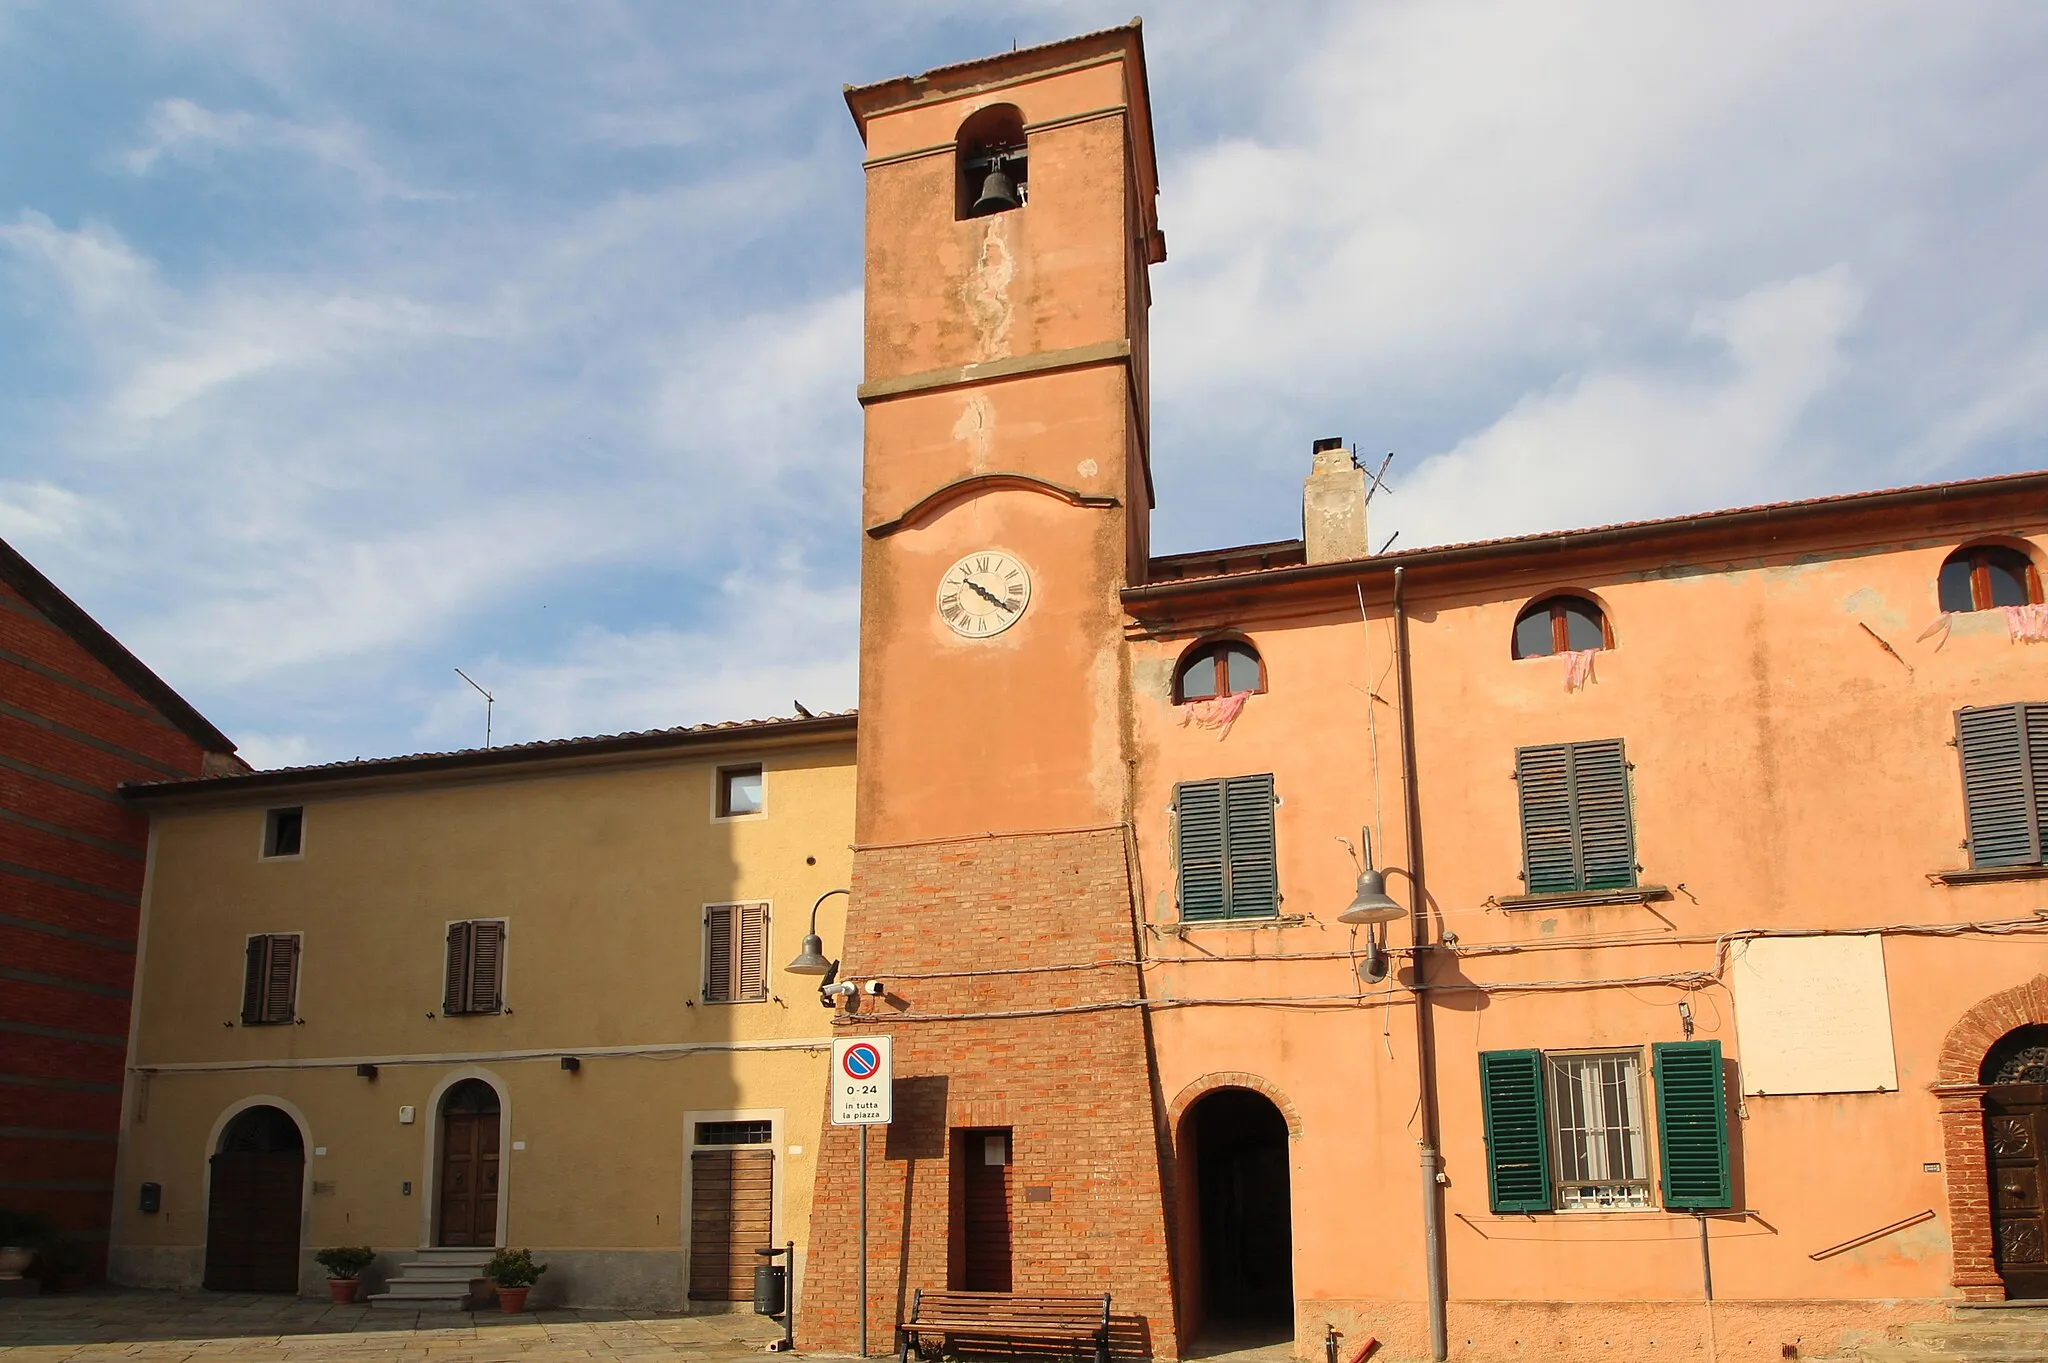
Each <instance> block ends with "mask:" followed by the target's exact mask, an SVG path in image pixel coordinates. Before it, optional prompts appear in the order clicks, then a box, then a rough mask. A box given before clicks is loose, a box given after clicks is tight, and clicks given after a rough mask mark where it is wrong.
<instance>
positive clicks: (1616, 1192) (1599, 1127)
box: [1546, 1051, 1651, 1210]
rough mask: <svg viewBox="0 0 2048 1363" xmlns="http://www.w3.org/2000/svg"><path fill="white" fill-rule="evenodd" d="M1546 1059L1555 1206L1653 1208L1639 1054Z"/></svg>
mask: <svg viewBox="0 0 2048 1363" xmlns="http://www.w3.org/2000/svg"><path fill="white" fill-rule="evenodd" d="M1546 1058H1547V1059H1548V1061H1549V1064H1550V1075H1549V1078H1550V1085H1549V1087H1550V1122H1551V1130H1552V1132H1553V1133H1554V1138H1553V1141H1552V1148H1553V1149H1554V1150H1556V1152H1557V1155H1556V1159H1557V1182H1558V1190H1557V1191H1558V1206H1559V1207H1560V1208H1562V1209H1565V1210H1594V1209H1605V1208H1625V1207H1648V1206H1650V1205H1651V1203H1650V1162H1649V1158H1648V1155H1647V1153H1646V1151H1645V1148H1644V1141H1643V1057H1642V1055H1641V1053H1639V1052H1636V1051H1621V1052H1613V1053H1609V1054H1605V1055H1553V1056H1549V1057H1546Z"/></svg>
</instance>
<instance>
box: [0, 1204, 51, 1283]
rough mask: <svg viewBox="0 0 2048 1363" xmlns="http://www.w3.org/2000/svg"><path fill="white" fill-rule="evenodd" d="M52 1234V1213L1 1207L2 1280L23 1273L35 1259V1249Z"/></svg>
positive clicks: (39, 1247)
mask: <svg viewBox="0 0 2048 1363" xmlns="http://www.w3.org/2000/svg"><path fill="white" fill-rule="evenodd" d="M53 1238H54V1232H53V1230H52V1228H51V1226H50V1218H49V1217H47V1216H44V1215H42V1214H41V1213H40V1212H18V1211H14V1210H13V1209H11V1208H8V1207H0V1281H9V1282H11V1281H13V1280H15V1279H17V1278H19V1277H21V1275H22V1274H23V1273H24V1272H25V1271H26V1270H27V1269H28V1266H29V1265H30V1264H31V1263H33V1262H34V1261H35V1257H36V1251H37V1250H39V1249H41V1248H42V1247H43V1246H45V1245H47V1244H49V1243H50V1241H51V1240H52V1239H53Z"/></svg>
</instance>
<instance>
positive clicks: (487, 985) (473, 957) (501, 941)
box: [469, 921, 505, 1013]
mask: <svg viewBox="0 0 2048 1363" xmlns="http://www.w3.org/2000/svg"><path fill="white" fill-rule="evenodd" d="M469 927H470V948H469V953H470V954H469V1011H470V1012H472V1013H495V1012H497V1011H498V1010H499V1009H501V1008H503V1007H504V1006H505V1002H504V998H503V993H504V989H503V985H504V980H505V925H504V924H503V923H496V922H488V921H487V922H481V923H471V924H470V925H469Z"/></svg>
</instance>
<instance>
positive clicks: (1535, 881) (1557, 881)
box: [1515, 743, 1579, 894]
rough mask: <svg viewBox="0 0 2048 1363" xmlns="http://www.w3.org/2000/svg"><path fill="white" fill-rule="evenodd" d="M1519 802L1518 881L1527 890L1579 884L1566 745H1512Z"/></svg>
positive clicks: (1553, 889)
mask: <svg viewBox="0 0 2048 1363" xmlns="http://www.w3.org/2000/svg"><path fill="white" fill-rule="evenodd" d="M1515 783H1516V785H1517V786H1519V787H1520V790H1521V803H1522V883H1523V885H1524V887H1525V888H1526V889H1527V890H1528V892H1529V893H1530V894H1555V893H1557V892H1559V891H1562V890H1576V889H1578V888H1579V865H1578V830H1577V828H1576V826H1575V824H1574V822H1573V819H1572V785H1571V746H1570V745H1569V744H1565V743H1548V744H1545V745H1543V746H1542V747H1536V748H1517V749H1516V750H1515Z"/></svg>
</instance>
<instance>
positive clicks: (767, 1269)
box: [754, 1264, 789, 1316]
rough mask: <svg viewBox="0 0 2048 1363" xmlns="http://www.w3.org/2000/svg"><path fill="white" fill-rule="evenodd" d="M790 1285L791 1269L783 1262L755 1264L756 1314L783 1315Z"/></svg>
mask: <svg viewBox="0 0 2048 1363" xmlns="http://www.w3.org/2000/svg"><path fill="white" fill-rule="evenodd" d="M788 1287H789V1270H788V1269H787V1268H784V1267H783V1266H782V1265H781V1264H756V1265H754V1314H755V1315H757V1316H779V1315H781V1314H782V1306H783V1302H784V1301H785V1300H786V1299H787V1289H788Z"/></svg>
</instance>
